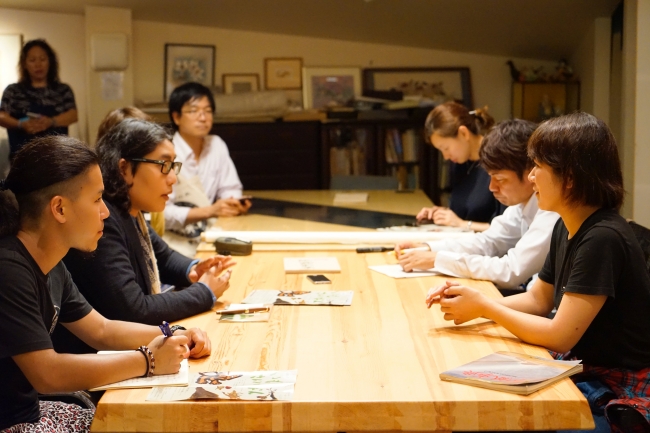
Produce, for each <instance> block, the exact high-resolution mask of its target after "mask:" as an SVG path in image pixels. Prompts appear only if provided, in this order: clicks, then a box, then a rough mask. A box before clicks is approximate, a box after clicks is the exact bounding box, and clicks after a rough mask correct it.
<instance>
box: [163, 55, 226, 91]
mask: <svg viewBox="0 0 650 433" xmlns="http://www.w3.org/2000/svg"><path fill="white" fill-rule="evenodd" d="M215 52H216V48H215V47H214V45H188V44H165V88H164V96H165V100H167V98H168V97H169V95H170V94H171V93H172V91H173V90H174V89H175V88H176V87H178V86H180V85H181V84H185V83H189V82H190V81H196V82H197V83H201V84H203V85H204V86H207V87H212V86H214V69H215Z"/></svg>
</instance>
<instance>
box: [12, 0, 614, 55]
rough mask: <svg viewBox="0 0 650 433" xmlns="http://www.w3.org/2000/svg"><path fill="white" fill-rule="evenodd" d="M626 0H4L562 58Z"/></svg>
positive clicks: (204, 23) (264, 29)
mask: <svg viewBox="0 0 650 433" xmlns="http://www.w3.org/2000/svg"><path fill="white" fill-rule="evenodd" d="M620 1H621V0H186V1H178V0H56V1H53V0H0V7H8V8H16V9H29V10H41V11H49V12H62V13H74V14H83V11H84V5H93V6H111V7H122V8H129V9H131V10H132V11H133V19H134V20H144V21H159V22H168V23H178V24H190V25H199V26H211V27H220V28H228V29H237V30H250V31H258V32H268V33H280V34H288V35H300V36H312V37H320V38H330V39H341V40H349V41H359V42H372V43H382V44H392V45H403V46H411V47H421V48H434V49H444V50H452V51H463V52H473V53H484V54H494V55H503V56H509V57H530V58H537V59H547V60H557V59H559V58H561V57H568V56H570V55H571V54H572V53H573V52H574V50H575V49H576V47H577V46H578V43H579V42H580V40H581V39H582V37H583V36H584V34H585V32H586V31H587V30H588V28H589V26H590V25H591V23H592V22H593V20H594V19H595V18H597V17H609V16H611V14H612V12H613V11H614V9H615V8H616V6H617V5H618V3H619V2H620Z"/></svg>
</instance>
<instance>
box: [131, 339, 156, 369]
mask: <svg viewBox="0 0 650 433" xmlns="http://www.w3.org/2000/svg"><path fill="white" fill-rule="evenodd" d="M135 350H137V351H138V352H140V353H142V354H143V355H144V359H145V360H146V361H147V371H146V372H145V373H144V374H143V375H142V376H141V377H151V376H153V371H154V370H155V369H156V360H155V359H154V357H153V352H152V351H151V350H149V348H148V347H147V346H140V347H138V348H137V349H135Z"/></svg>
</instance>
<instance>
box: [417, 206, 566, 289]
mask: <svg viewBox="0 0 650 433" xmlns="http://www.w3.org/2000/svg"><path fill="white" fill-rule="evenodd" d="M558 218H559V215H558V214H557V213H555V212H549V211H544V210H540V209H539V208H538V206H537V197H536V196H535V194H533V195H532V196H531V197H530V199H529V200H528V202H527V203H526V204H525V205H524V204H518V205H516V206H510V207H508V208H507V209H506V210H505V212H504V213H503V215H500V216H498V217H496V218H494V219H493V220H492V222H491V223H490V228H489V229H487V230H486V231H484V232H482V233H476V235H474V236H469V237H466V238H462V239H449V240H443V241H436V242H427V244H428V245H429V247H430V248H431V251H437V252H438V254H437V255H436V261H435V266H434V269H435V270H437V271H440V272H442V273H444V274H447V275H452V276H455V277H461V278H473V279H477V280H489V281H492V282H493V283H494V284H496V285H497V286H499V287H501V288H515V287H517V286H519V285H520V284H523V283H525V282H526V281H527V280H528V279H529V278H531V277H532V276H533V275H535V274H536V273H538V272H539V271H540V270H541V269H542V265H543V264H544V260H545V259H546V255H547V254H548V252H549V249H550V245H551V235H552V234H553V227H554V226H555V222H556V221H557V219H558Z"/></svg>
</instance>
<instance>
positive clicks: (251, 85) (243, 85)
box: [221, 74, 260, 95]
mask: <svg viewBox="0 0 650 433" xmlns="http://www.w3.org/2000/svg"><path fill="white" fill-rule="evenodd" d="M221 82H222V85H223V93H225V94H227V95H229V94H232V93H247V92H257V91H258V90H260V74H223V76H222V78H221Z"/></svg>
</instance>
